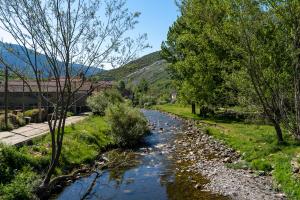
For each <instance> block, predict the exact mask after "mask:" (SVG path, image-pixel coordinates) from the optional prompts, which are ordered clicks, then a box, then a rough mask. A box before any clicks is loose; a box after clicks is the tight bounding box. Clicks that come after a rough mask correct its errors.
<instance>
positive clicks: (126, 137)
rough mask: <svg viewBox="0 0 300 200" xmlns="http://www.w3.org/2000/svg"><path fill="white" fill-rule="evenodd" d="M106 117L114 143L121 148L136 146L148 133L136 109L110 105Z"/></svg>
mask: <svg viewBox="0 0 300 200" xmlns="http://www.w3.org/2000/svg"><path fill="white" fill-rule="evenodd" d="M106 116H107V119H108V123H109V125H110V127H111V133H112V136H113V138H114V140H115V142H116V143H117V144H118V145H120V146H122V147H125V146H127V147H132V146H134V145H136V144H138V143H139V142H140V141H141V139H142V138H143V136H144V135H145V134H146V133H147V132H148V126H147V120H146V118H145V117H144V115H143V114H142V113H141V112H140V111H139V110H138V109H134V108H130V107H128V106H126V105H124V104H118V105H111V106H110V107H108V109H107V111H106Z"/></svg>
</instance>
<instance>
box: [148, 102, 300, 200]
mask: <svg viewBox="0 0 300 200" xmlns="http://www.w3.org/2000/svg"><path fill="white" fill-rule="evenodd" d="M154 109H158V110H161V111H164V112H169V113H173V114H176V115H178V116H180V117H183V118H187V119H195V120H201V118H200V117H199V116H197V115H194V114H191V108H189V107H185V106H180V105H174V104H172V105H169V104H166V105H157V106H155V107H154ZM201 121H202V122H204V123H205V124H206V126H205V127H202V128H204V129H205V130H206V132H207V133H208V134H211V135H213V136H214V137H215V138H217V139H218V140H221V141H224V142H225V143H226V144H228V145H229V146H230V147H232V148H233V149H235V150H236V151H239V152H240V153H241V155H242V158H243V159H244V161H243V163H238V164H236V166H231V167H233V168H237V167H241V168H243V167H245V166H246V167H250V168H252V169H255V170H263V171H267V172H268V171H272V176H273V178H274V180H275V182H276V185H275V187H277V188H278V189H280V190H282V191H284V192H285V193H286V194H287V195H288V197H289V199H300V179H299V178H296V177H294V176H293V173H292V169H291V164H290V163H291V160H292V158H294V157H295V156H296V155H297V154H299V153H300V145H299V143H298V142H296V141H295V140H294V139H293V138H292V136H290V135H289V134H288V133H286V132H285V131H284V138H285V141H286V144H284V145H278V144H277V140H276V135H275V130H274V128H273V127H272V126H268V125H256V124H245V123H237V122H231V123H229V122H228V123H221V122H219V121H214V120H211V119H210V120H205V121H204V120H201ZM212 124H213V125H212Z"/></svg>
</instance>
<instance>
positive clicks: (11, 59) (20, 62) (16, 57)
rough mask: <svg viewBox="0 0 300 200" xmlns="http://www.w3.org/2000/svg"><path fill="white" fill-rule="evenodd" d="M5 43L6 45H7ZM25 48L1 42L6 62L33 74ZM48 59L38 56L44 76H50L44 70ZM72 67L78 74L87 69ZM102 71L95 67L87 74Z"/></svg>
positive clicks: (32, 55) (81, 66)
mask: <svg viewBox="0 0 300 200" xmlns="http://www.w3.org/2000/svg"><path fill="white" fill-rule="evenodd" d="M3 45H5V47H4V46H3ZM8 49H9V50H8ZM23 50H24V47H22V46H20V45H16V44H3V43H0V52H1V54H2V56H3V59H4V60H5V62H6V63H8V64H9V65H12V66H14V67H15V68H17V69H18V70H20V71H24V72H26V74H27V75H28V76H33V75H34V73H33V71H32V69H31V67H29V66H28V65H27V64H26V62H25V61H28V59H27V57H26V55H25V54H24V51H23ZM30 51H31V52H32V53H31V54H30V55H29V57H30V60H31V61H32V62H33V61H34V60H35V58H34V52H33V51H32V50H30ZM30 51H29V52H30ZM11 52H14V53H11ZM46 61H47V59H46V56H45V55H43V54H39V55H38V56H37V64H38V66H39V67H40V70H41V71H42V72H44V74H43V75H42V76H45V77H48V76H49V74H48V73H47V72H46V71H45V70H43V66H44V65H45V63H47V62H46ZM60 63H61V62H60ZM61 65H63V63H61ZM1 68H3V66H2V65H1V64H0V69H1ZM72 68H73V74H77V72H78V71H79V70H80V69H81V70H82V69H87V67H85V66H83V65H80V64H73V66H72ZM102 71H103V70H102V69H100V68H96V67H93V68H90V69H89V70H88V72H87V74H86V75H87V76H91V75H93V74H97V73H100V72H102Z"/></svg>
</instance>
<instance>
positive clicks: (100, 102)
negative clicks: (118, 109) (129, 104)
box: [87, 90, 124, 116]
mask: <svg viewBox="0 0 300 200" xmlns="http://www.w3.org/2000/svg"><path fill="white" fill-rule="evenodd" d="M123 101H124V100H123V97H122V96H121V94H120V93H119V92H118V91H117V90H105V91H102V92H99V93H96V94H94V95H92V96H90V97H89V98H88V99H87V105H88V106H89V107H90V109H91V110H92V112H93V113H94V114H96V115H100V116H104V115H105V110H106V108H107V107H108V106H109V105H110V104H118V103H121V102H123Z"/></svg>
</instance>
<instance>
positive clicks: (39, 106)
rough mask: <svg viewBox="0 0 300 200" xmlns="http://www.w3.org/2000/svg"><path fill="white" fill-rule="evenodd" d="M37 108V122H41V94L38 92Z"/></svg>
mask: <svg viewBox="0 0 300 200" xmlns="http://www.w3.org/2000/svg"><path fill="white" fill-rule="evenodd" d="M38 109H39V119H38V122H43V112H42V94H41V92H39V93H38Z"/></svg>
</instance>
